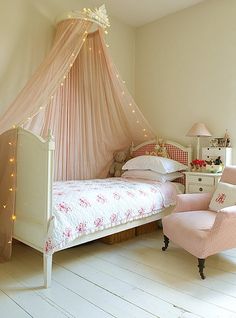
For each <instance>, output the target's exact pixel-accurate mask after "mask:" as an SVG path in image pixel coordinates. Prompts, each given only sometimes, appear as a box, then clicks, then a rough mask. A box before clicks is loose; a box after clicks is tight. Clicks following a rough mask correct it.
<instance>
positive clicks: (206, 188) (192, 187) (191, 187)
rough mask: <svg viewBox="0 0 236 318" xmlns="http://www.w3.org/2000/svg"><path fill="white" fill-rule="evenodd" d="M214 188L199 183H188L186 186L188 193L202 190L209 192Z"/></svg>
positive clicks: (201, 191)
mask: <svg viewBox="0 0 236 318" xmlns="http://www.w3.org/2000/svg"><path fill="white" fill-rule="evenodd" d="M212 190H214V186H210V185H204V184H202V185H199V184H190V185H189V187H188V193H203V192H211V191H212Z"/></svg>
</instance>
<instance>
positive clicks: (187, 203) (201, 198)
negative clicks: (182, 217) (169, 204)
mask: <svg viewBox="0 0 236 318" xmlns="http://www.w3.org/2000/svg"><path fill="white" fill-rule="evenodd" d="M211 198H212V193H191V194H179V195H177V199H176V206H175V208H174V211H173V212H187V211H198V210H208V207H209V204H210V201H211Z"/></svg>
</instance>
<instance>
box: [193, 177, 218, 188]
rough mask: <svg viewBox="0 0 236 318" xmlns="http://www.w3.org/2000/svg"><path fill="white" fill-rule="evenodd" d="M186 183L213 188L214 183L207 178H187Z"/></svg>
mask: <svg viewBox="0 0 236 318" xmlns="http://www.w3.org/2000/svg"><path fill="white" fill-rule="evenodd" d="M188 183H197V184H198V185H199V186H200V185H201V184H205V185H209V186H213V185H214V183H215V181H214V178H212V177H208V176H196V175H193V176H188Z"/></svg>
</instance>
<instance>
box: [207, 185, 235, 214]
mask: <svg viewBox="0 0 236 318" xmlns="http://www.w3.org/2000/svg"><path fill="white" fill-rule="evenodd" d="M235 204H236V185H233V184H230V183H224V182H219V183H218V185H217V188H216V190H215V192H214V194H213V196H212V199H211V202H210V205H209V209H210V210H211V211H216V212H218V211H220V210H221V209H224V208H226V207H229V206H232V205H235Z"/></svg>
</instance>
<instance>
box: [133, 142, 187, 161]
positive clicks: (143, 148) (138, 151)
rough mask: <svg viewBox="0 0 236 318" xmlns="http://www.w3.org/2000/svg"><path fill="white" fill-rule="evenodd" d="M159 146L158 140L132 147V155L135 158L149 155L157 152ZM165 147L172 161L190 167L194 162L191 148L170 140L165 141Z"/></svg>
mask: <svg viewBox="0 0 236 318" xmlns="http://www.w3.org/2000/svg"><path fill="white" fill-rule="evenodd" d="M157 144H158V143H157V141H156V140H149V141H146V142H144V143H142V144H140V145H137V146H135V147H134V146H133V145H131V150H130V153H131V155H132V156H133V157H137V156H142V155H146V154H147V153H150V152H153V151H155V147H156V145H157ZM164 146H165V147H166V149H167V152H168V154H169V158H170V159H173V160H176V161H178V162H180V163H182V164H184V165H187V166H189V165H190V162H191V161H192V148H191V147H185V146H182V145H180V144H178V143H176V142H173V141H170V140H167V141H165V143H164Z"/></svg>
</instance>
